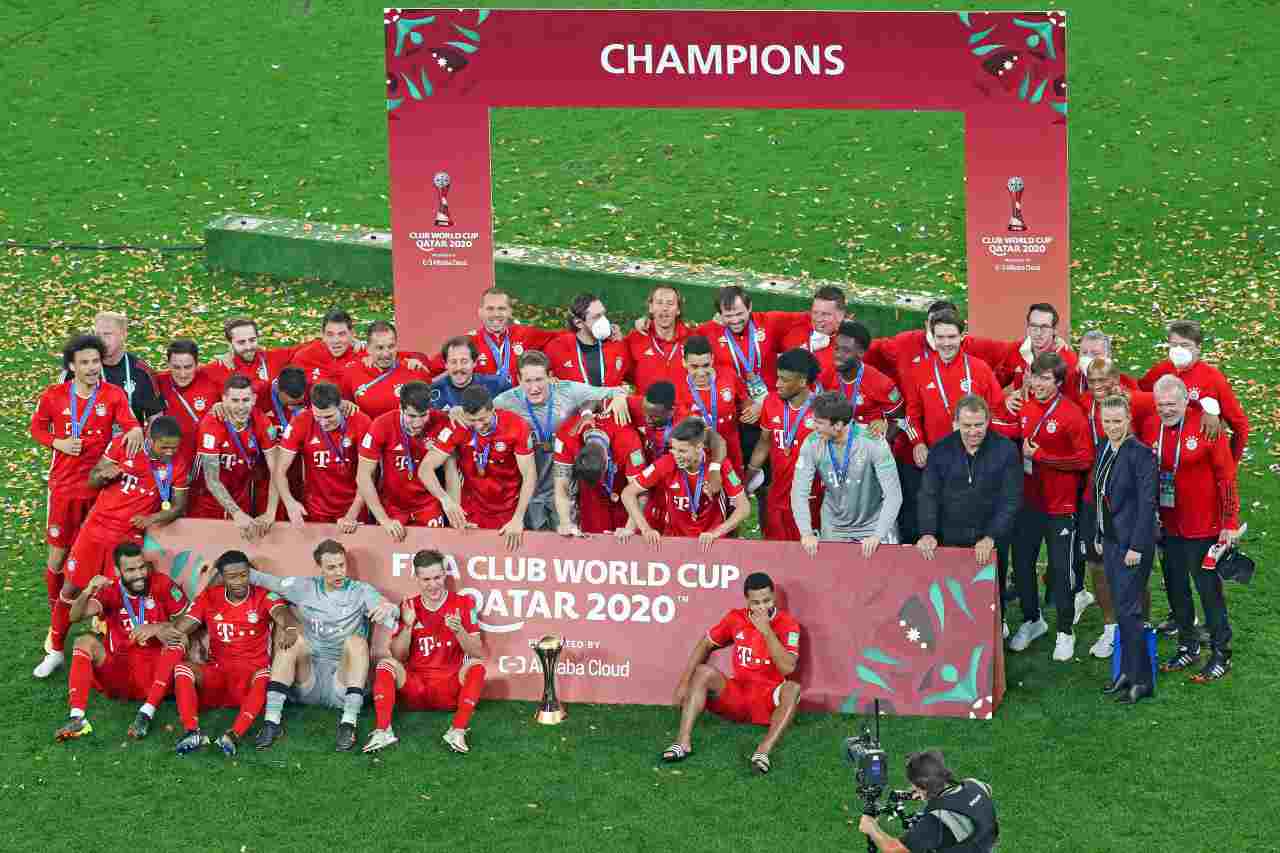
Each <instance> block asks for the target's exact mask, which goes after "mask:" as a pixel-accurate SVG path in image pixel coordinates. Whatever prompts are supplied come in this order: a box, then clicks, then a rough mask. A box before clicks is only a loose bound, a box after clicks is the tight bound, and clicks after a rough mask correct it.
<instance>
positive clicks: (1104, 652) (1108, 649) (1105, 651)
mask: <svg viewBox="0 0 1280 853" xmlns="http://www.w3.org/2000/svg"><path fill="white" fill-rule="evenodd" d="M1115 650H1116V626H1115V625H1103V626H1102V636H1101V637H1099V638H1098V642H1096V643H1094V644H1093V645H1092V646H1091V647H1090V648H1089V654H1091V655H1093V656H1094V657H1095V658H1102V659H1104V660H1106V659H1109V658H1110V657H1111V655H1112V653H1113V652H1114V651H1115Z"/></svg>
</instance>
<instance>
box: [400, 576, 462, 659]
mask: <svg viewBox="0 0 1280 853" xmlns="http://www.w3.org/2000/svg"><path fill="white" fill-rule="evenodd" d="M409 602H410V603H411V604H412V605H413V612H414V621H413V625H412V627H410V626H408V625H404V624H401V625H400V626H399V627H398V628H397V629H396V633H397V634H398V633H400V632H401V631H404V630H406V629H409V630H411V631H412V633H411V634H410V635H409V636H410V643H409V660H408V662H407V663H406V664H405V668H406V669H407V670H409V672H413V673H418V674H420V675H430V676H442V675H450V674H455V675H456V674H457V672H458V671H459V670H460V669H462V663H463V661H465V660H466V653H465V652H463V651H462V646H460V645H459V644H458V637H457V635H456V634H454V633H453V631H451V630H450V629H449V626H448V625H446V624H445V623H444V620H445V617H447V616H457V617H458V618H459V619H461V620H462V629H463V630H464V631H466V632H467V633H468V634H478V633H480V627H479V626H478V625H477V624H476V610H475V602H474V601H472V600H471V599H470V598H468V597H467V596H465V595H458V593H456V592H450V593H449V594H448V595H446V596H445V599H444V601H442V602H440V606H439V607H437V608H436V609H435V610H432V609H431V608H430V607H428V606H427V605H426V602H424V601H423V600H422V596H421V595H415V596H414V597H413V598H410V599H409Z"/></svg>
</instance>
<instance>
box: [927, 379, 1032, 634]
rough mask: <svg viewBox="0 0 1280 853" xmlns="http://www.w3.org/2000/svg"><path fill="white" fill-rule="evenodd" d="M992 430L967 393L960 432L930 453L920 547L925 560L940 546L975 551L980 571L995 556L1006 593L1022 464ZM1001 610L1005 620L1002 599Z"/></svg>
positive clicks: (980, 403)
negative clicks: (1009, 541)
mask: <svg viewBox="0 0 1280 853" xmlns="http://www.w3.org/2000/svg"><path fill="white" fill-rule="evenodd" d="M990 426H991V410H990V409H989V408H988V407H987V401H986V400H984V399H982V398H981V397H979V396H977V395H974V394H968V395H966V396H964V397H961V398H960V400H959V401H958V402H957V403H956V431H955V432H953V433H952V434H951V435H949V436H947V437H946V438H944V439H942V440H941V441H939V442H938V443H937V444H935V445H934V446H933V447H931V448H929V460H928V462H927V463H926V464H925V469H924V477H923V479H922V481H921V484H920V495H919V504H918V509H917V512H918V516H919V523H920V534H921V535H920V539H919V541H918V542H916V547H917V548H919V549H920V553H921V554H923V555H924V558H925V559H926V560H932V559H933V551H934V549H935V548H937V547H938V546H939V545H949V546H953V547H960V548H973V550H974V556H975V557H976V558H977V562H978V565H980V566H985V565H987V564H988V563H989V562H990V561H991V556H992V554H993V553H995V554H996V555H997V563H998V565H999V570H1000V586H999V587H998V588H999V589H1004V584H1005V577H1006V575H1007V574H1008V571H1009V569H1008V565H1007V563H1008V559H1007V555H1008V553H1009V549H1008V539H1009V535H1010V534H1011V533H1012V532H1013V522H1014V519H1015V518H1016V517H1017V514H1018V505H1019V504H1021V503H1022V460H1021V457H1020V454H1019V452H1018V447H1017V445H1015V444H1014V443H1013V442H1012V441H1010V440H1009V439H1007V438H1005V437H1004V436H1001V435H997V434H996V433H994V432H991V431H990V429H989V427H990ZM997 597H1000V596H997ZM1000 598H1002V597H1000ZM1000 609H1001V614H1002V616H1003V612H1004V602H1003V600H1001V603H1000ZM1005 630H1006V632H1007V631H1008V628H1006V629H1005Z"/></svg>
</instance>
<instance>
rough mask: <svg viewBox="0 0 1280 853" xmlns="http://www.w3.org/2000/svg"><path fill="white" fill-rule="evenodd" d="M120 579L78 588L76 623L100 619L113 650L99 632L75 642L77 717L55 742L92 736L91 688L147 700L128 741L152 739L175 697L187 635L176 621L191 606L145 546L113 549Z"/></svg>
mask: <svg viewBox="0 0 1280 853" xmlns="http://www.w3.org/2000/svg"><path fill="white" fill-rule="evenodd" d="M112 561H113V564H114V568H115V571H116V574H117V575H118V576H117V577H114V578H108V577H107V576H106V575H97V576H95V577H94V578H92V579H91V580H90V581H89V582H88V583H86V584H85V586H84V589H82V590H76V597H75V600H74V601H73V602H72V603H71V605H70V608H69V610H68V618H69V619H70V620H71V621H73V622H79V621H80V620H82V619H92V618H93V617H95V616H101V617H102V619H103V621H105V622H106V624H107V633H106V644H105V645H104V644H103V641H102V640H100V639H98V637H97V636H96V635H94V634H82V635H80V636H79V637H78V638H77V639H76V644H75V650H74V651H73V652H72V654H71V672H70V674H69V676H68V679H67V684H68V690H67V704H68V705H70V706H71V713H70V717H69V718H68V720H67V722H66V724H65V725H63V726H62V728H60V729H58V731H57V733H56V734H55V735H54V738H55V739H56V740H58V741H66V740H71V739H73V738H79V737H84V736H85V735H88V734H92V733H93V726H92V725H90V723H89V718H88V717H86V716H85V708H86V707H88V703H89V690H90V688H92V689H94V690H97V691H98V692H99V693H102V694H103V695H105V696H108V697H110V698H112V699H135V700H137V699H142V700H144V702H143V705H142V707H141V708H139V709H138V713H137V715H136V716H135V717H134V721H133V723H132V724H131V725H130V726H129V736H130V737H133V738H143V737H146V735H147V731H148V729H149V728H150V726H151V718H152V716H153V715H154V714H155V709H156V706H157V705H159V704H160V703H161V702H162V701H164V697H165V695H166V694H167V693H168V692H169V683H170V681H171V680H172V677H173V668H174V665H175V664H176V663H177V662H178V661H179V660H181V658H182V655H183V654H185V651H186V649H185V647H186V639H187V638H186V635H184V634H183V633H182V632H180V631H178V630H177V629H176V628H174V626H173V624H172V623H171V622H170V620H171V619H172V618H173V617H175V616H177V615H178V614H180V613H182V611H183V610H185V609H186V607H187V597H186V596H185V595H183V594H182V590H181V589H180V588H179V587H178V586H177V585H175V584H174V583H173V582H171V581H170V580H169V578H168V576H166V575H163V574H155V573H153V572H152V571H151V564H150V563H148V562H147V560H146V558H145V557H143V556H142V546H141V545H138V544H137V543H134V542H122V543H120V544H119V545H117V546H116V547H115V548H114V549H113V550H112Z"/></svg>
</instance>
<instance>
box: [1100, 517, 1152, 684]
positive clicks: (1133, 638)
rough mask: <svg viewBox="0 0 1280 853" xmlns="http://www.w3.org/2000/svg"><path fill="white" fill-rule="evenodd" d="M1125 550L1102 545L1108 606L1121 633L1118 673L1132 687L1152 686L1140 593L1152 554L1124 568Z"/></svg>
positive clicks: (1111, 544) (1110, 543)
mask: <svg viewBox="0 0 1280 853" xmlns="http://www.w3.org/2000/svg"><path fill="white" fill-rule="evenodd" d="M1127 551H1128V549H1127V548H1123V547H1121V546H1120V543H1118V542H1113V541H1111V540H1110V539H1104V540H1103V542H1102V566H1103V568H1104V569H1105V570H1106V573H1107V586H1109V587H1110V588H1111V603H1112V607H1113V608H1115V613H1116V630H1118V631H1119V632H1120V674H1121V675H1125V676H1127V677H1128V678H1129V680H1130V681H1131V682H1132V683H1134V684H1145V685H1150V684H1151V660H1150V659H1149V658H1148V657H1147V643H1146V640H1145V638H1144V637H1143V636H1142V593H1143V590H1145V589H1146V588H1147V581H1148V580H1149V579H1150V578H1151V563H1152V559H1153V557H1154V556H1155V555H1154V552H1148V553H1146V554H1143V555H1142V560H1141V561H1139V563H1138V565H1136V566H1126V565H1125V564H1124V555H1125V553H1126V552H1127Z"/></svg>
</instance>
